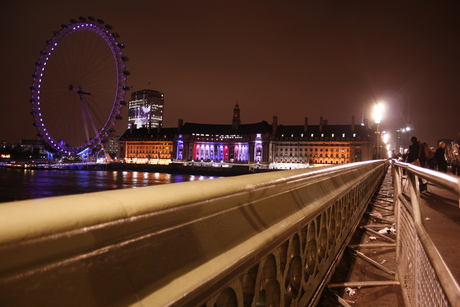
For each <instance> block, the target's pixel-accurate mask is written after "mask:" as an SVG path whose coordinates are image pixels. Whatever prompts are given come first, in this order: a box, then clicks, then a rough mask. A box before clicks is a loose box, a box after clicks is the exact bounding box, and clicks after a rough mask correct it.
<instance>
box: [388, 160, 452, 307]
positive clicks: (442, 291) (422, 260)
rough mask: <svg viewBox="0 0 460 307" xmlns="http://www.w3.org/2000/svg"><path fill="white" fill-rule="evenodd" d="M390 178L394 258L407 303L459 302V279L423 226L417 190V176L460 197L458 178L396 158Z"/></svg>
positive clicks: (423, 304)
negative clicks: (394, 213)
mask: <svg viewBox="0 0 460 307" xmlns="http://www.w3.org/2000/svg"><path fill="white" fill-rule="evenodd" d="M393 179H394V180H393V181H394V204H395V212H396V219H397V222H396V229H397V233H398V236H397V248H396V257H397V259H396V260H397V263H399V265H398V276H399V280H400V282H401V287H402V290H403V293H404V296H405V301H406V305H407V306H417V307H418V306H460V288H459V286H458V283H457V282H456V281H455V278H454V277H453V276H452V274H451V272H450V271H449V269H448V268H447V266H446V264H445V263H444V261H443V259H442V257H441V255H440V254H439V252H438V250H437V249H436V247H435V245H434V244H433V242H432V240H431V239H430V237H429V235H428V234H427V232H426V230H425V228H424V226H423V223H422V218H421V211H420V193H419V188H420V187H419V184H420V182H419V179H422V180H426V181H428V182H431V183H435V184H436V185H438V186H439V187H441V188H444V189H446V190H448V191H451V192H454V193H455V194H456V195H458V196H459V197H460V180H459V178H458V177H454V176H450V175H447V174H444V173H440V172H436V171H433V170H429V169H426V168H422V167H418V166H414V165H411V164H408V163H402V162H395V163H394V167H393ZM453 235H458V234H453Z"/></svg>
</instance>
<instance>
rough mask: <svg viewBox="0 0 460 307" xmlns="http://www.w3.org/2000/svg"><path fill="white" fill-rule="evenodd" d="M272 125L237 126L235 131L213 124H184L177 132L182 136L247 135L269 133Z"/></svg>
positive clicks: (227, 126)
mask: <svg viewBox="0 0 460 307" xmlns="http://www.w3.org/2000/svg"><path fill="white" fill-rule="evenodd" d="M271 132H272V125H270V124H269V123H267V122H266V121H261V122H260V123H254V124H244V125H239V126H238V129H237V130H233V129H232V125H215V124H196V123H185V124H184V125H183V126H182V127H181V128H180V130H179V133H182V134H192V133H207V134H215V135H216V134H217V135H230V134H241V135H248V134H254V133H271Z"/></svg>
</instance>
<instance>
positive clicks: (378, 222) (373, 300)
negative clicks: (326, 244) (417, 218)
mask: <svg viewBox="0 0 460 307" xmlns="http://www.w3.org/2000/svg"><path fill="white" fill-rule="evenodd" d="M394 223H395V216H394V208H393V185H392V178H391V171H390V170H389V171H388V172H387V174H386V176H385V178H384V180H383V181H382V184H381V186H380V189H379V190H378V191H377V193H376V194H375V195H374V197H373V198H372V200H371V202H370V203H369V206H368V208H367V210H366V212H365V213H364V215H363V217H362V218H361V221H360V224H359V226H358V227H357V229H356V231H355V233H354V235H353V238H352V239H351V241H350V244H349V245H348V248H347V250H346V251H345V253H344V255H343V257H342V260H341V262H340V264H339V266H338V267H337V269H336V271H335V273H334V275H333V277H332V279H331V281H330V283H329V284H328V286H327V288H326V291H324V293H323V297H322V301H321V302H320V303H319V304H318V306H356V307H358V306H380V307H383V306H389V307H390V306H391V307H395V306H404V300H403V295H402V292H401V288H400V286H399V282H398V281H397V280H396V278H395V275H396V234H395V233H396V230H395V228H394Z"/></svg>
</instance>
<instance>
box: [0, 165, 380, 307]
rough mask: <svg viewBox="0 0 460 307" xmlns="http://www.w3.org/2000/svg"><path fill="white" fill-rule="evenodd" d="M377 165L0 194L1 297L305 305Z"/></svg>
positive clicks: (347, 232)
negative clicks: (11, 198)
mask: <svg viewBox="0 0 460 307" xmlns="http://www.w3.org/2000/svg"><path fill="white" fill-rule="evenodd" d="M386 168H387V164H386V162H385V161H369V162H360V163H353V164H347V165H340V166H334V167H323V168H312V169H309V170H291V171H279V172H270V173H261V174H252V175H244V176H236V177H228V178H221V179H213V180H206V181H199V182H198V181H195V182H185V183H175V184H167V185H160V186H152V187H145V188H138V189H127V190H115V191H107V192H97V193H90V194H85V195H71V196H62V197H53V198H45V199H36V200H27V201H19V202H11V203H4V204H0V234H1V236H0V305H1V306H38V305H39V306H209V307H211V306H309V305H310V306H314V305H315V304H316V303H317V302H318V300H319V298H320V294H321V292H322V289H323V288H324V286H325V285H326V283H327V281H328V279H330V277H331V275H332V273H333V271H334V269H333V267H334V265H336V264H338V262H339V260H340V255H341V253H342V252H343V250H344V249H345V247H346V245H347V244H348V242H349V240H350V237H351V235H352V234H353V232H354V230H355V228H356V226H357V225H358V222H359V220H360V219H361V216H362V214H363V212H364V211H365V209H366V207H367V205H368V202H369V200H370V198H371V197H372V195H373V194H374V192H375V190H376V188H377V187H378V186H379V184H380V183H381V180H382V178H383V176H384V174H385V173H386Z"/></svg>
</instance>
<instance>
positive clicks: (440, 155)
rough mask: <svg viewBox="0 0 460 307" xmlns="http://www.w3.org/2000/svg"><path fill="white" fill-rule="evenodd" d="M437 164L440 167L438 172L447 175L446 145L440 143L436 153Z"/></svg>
mask: <svg viewBox="0 0 460 307" xmlns="http://www.w3.org/2000/svg"><path fill="white" fill-rule="evenodd" d="M434 158H435V159H436V164H437V165H438V171H440V172H444V173H447V160H446V143H445V142H440V143H439V147H438V149H436V152H435V153H434Z"/></svg>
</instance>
